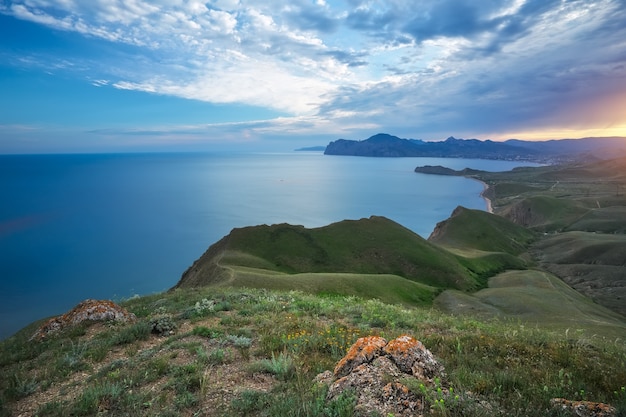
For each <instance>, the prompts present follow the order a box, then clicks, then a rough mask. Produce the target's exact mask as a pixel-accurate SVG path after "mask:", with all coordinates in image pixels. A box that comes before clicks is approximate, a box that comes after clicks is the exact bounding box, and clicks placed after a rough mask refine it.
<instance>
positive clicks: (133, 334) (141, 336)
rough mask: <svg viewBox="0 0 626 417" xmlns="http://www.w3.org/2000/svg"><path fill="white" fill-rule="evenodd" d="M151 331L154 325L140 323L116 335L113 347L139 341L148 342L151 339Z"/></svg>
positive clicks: (113, 339)
mask: <svg viewBox="0 0 626 417" xmlns="http://www.w3.org/2000/svg"><path fill="white" fill-rule="evenodd" d="M151 331H152V325H151V324H150V323H148V322H145V321H140V322H137V323H135V324H132V325H130V326H128V327H124V328H123V329H121V330H120V331H119V332H117V333H115V335H114V336H113V338H112V339H111V342H112V344H113V345H127V344H129V343H133V342H135V341H137V340H146V339H147V338H148V337H150V332H151Z"/></svg>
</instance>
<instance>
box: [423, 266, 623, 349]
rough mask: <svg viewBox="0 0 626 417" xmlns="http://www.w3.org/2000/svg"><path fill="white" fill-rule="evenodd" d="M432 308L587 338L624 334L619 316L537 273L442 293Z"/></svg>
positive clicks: (505, 276)
mask: <svg viewBox="0 0 626 417" xmlns="http://www.w3.org/2000/svg"><path fill="white" fill-rule="evenodd" d="M435 305H436V306H437V307H439V308H440V309H442V310H443V311H446V312H449V313H453V314H473V315H479V316H482V317H483V318H488V317H491V318H493V317H501V318H507V319H517V320H523V321H524V322H526V323H529V324H535V325H539V326H541V327H548V328H558V329H570V330H572V331H580V332H582V333H584V334H586V335H587V336H592V335H594V334H603V335H605V336H609V337H623V336H624V335H625V334H626V322H625V321H624V318H623V317H622V316H620V315H619V314H616V313H614V312H612V311H610V310H608V309H607V308H604V307H602V306H599V305H597V304H595V303H593V302H592V301H591V300H590V299H589V298H587V297H585V296H583V295H581V294H580V293H579V292H577V291H575V290H574V289H572V288H571V287H569V286H568V285H566V284H565V283H564V282H563V281H561V280H560V279H559V278H557V277H556V276H554V275H552V274H549V273H546V272H543V271H537V270H527V271H509V272H505V273H502V274H499V275H497V276H495V277H492V278H491V279H490V280H489V288H486V289H483V290H480V291H478V292H476V293H473V294H466V293H461V292H459V291H456V290H448V291H445V292H444V293H442V294H441V295H440V296H439V297H437V299H436V300H435Z"/></svg>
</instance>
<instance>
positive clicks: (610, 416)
mask: <svg viewBox="0 0 626 417" xmlns="http://www.w3.org/2000/svg"><path fill="white" fill-rule="evenodd" d="M551 402H552V406H553V407H557V408H561V409H563V410H569V411H573V412H574V414H575V415H577V416H580V417H614V416H617V410H616V409H615V407H613V406H610V405H608V404H604V403H594V402H591V401H570V400H566V399H565V398H554V399H552V401H551Z"/></svg>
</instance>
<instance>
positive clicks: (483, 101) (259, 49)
mask: <svg viewBox="0 0 626 417" xmlns="http://www.w3.org/2000/svg"><path fill="white" fill-rule="evenodd" d="M622 5H623V1H622V0H597V1H570V2H563V1H548V0H546V1H532V2H531V1H523V0H509V1H499V0H489V1H488V0H485V1H481V2H472V1H469V0H424V1H420V2H414V1H410V0H387V1H383V0H367V1H365V0H364V1H357V0H353V1H349V2H345V3H340V2H336V1H325V0H315V1H312V0H289V1H288V0H265V1H261V0H241V1H239V0H211V1H208V2H207V1H200V0H187V1H183V0H176V1H174V0H172V1H166V0H159V1H149V0H92V1H79V0H15V1H13V2H12V3H11V4H10V6H7V7H5V8H4V11H3V13H8V14H12V15H14V16H16V17H18V18H20V19H25V20H30V21H34V22H37V23H39V24H42V25H46V26H50V27H53V28H56V29H60V30H64V31H74V32H78V33H80V34H82V35H85V36H87V37H96V38H101V39H105V40H107V41H111V42H114V43H123V44H127V45H132V46H135V47H137V48H136V49H133V51H132V53H128V55H126V56H123V55H122V54H124V52H123V51H119V52H116V53H119V54H120V56H123V58H124V59H121V60H118V62H120V63H121V64H119V65H120V67H115V65H116V64H115V60H114V59H108V60H107V59H103V60H102V62H101V67H99V68H94V69H93V71H92V73H93V76H92V78H90V79H91V80H92V81H91V82H92V83H93V84H94V85H106V84H105V81H104V80H107V81H106V83H108V85H112V86H115V87H116V88H120V89H130V90H138V91H145V92H150V93H155V94H165V95H173V96H178V97H185V98H189V99H195V100H203V101H210V102H214V103H244V104H249V105H255V106H262V107H269V108H272V109H278V110H280V111H282V112H285V113H287V114H290V115H293V116H294V117H295V118H293V119H288V120H290V121H292V122H293V123H292V122H290V123H291V124H290V123H286V122H285V121H284V120H282V121H280V122H278V121H275V124H273V125H272V126H282V127H285V126H291V128H293V129H295V126H299V129H305V127H304V126H305V125H307V126H310V125H314V126H317V127H319V128H323V129H326V128H331V127H332V128H334V129H341V126H348V127H349V129H353V128H354V129H356V128H358V127H359V126H361V127H363V128H364V129H365V128H373V127H381V128H384V127H385V126H389V128H388V130H392V129H393V127H394V126H404V129H406V130H409V129H414V130H415V131H432V132H435V131H442V130H444V129H446V128H447V129H450V126H455V128H459V129H467V130H472V129H479V128H480V126H479V125H480V124H481V123H482V124H483V125H484V124H486V123H491V126H490V129H492V130H493V129H494V126H495V127H497V126H499V125H500V124H501V125H502V126H504V125H505V124H507V123H508V124H513V125H515V126H516V127H519V126H521V125H523V124H524V123H546V124H549V123H557V122H560V121H562V122H563V123H565V120H566V118H565V117H564V116H563V115H562V114H561V113H562V112H556V111H555V107H556V106H557V105H558V103H559V102H562V101H563V100H582V101H584V99H585V98H594V99H595V98H596V95H597V94H596V93H595V92H594V89H596V90H597V89H598V87H597V86H598V85H601V86H603V88H609V87H606V86H609V85H612V84H611V83H613V84H616V83H617V81H616V80H618V81H619V80H621V78H620V77H623V76H622V75H621V73H623V71H621V73H620V71H618V70H615V69H614V68H616V67H619V65H624V64H625V62H624V61H625V60H626V58H624V54H623V51H624V48H625V41H624V39H626V32H625V30H626V29H625V28H624V25H623V18H624V10H623V7H622ZM0 7H1V6H0ZM0 10H2V9H0ZM122 49H123V48H122ZM133 54H136V55H133ZM131 64H132V65H131ZM92 65H94V66H97V65H98V62H95V63H92ZM90 75H91V73H90ZM594 84H595V85H594ZM625 85H626V84H625ZM594 102H595V101H594ZM580 111H581V110H580V109H579V108H577V110H576V112H580ZM299 117H304V118H305V119H300V118H299ZM489 119H491V120H489ZM303 120H306V123H304V122H303ZM307 129H308V127H307Z"/></svg>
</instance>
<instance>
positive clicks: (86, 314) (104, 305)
mask: <svg viewBox="0 0 626 417" xmlns="http://www.w3.org/2000/svg"><path fill="white" fill-rule="evenodd" d="M135 320H137V318H136V317H135V315H134V314H133V313H129V312H128V311H127V310H126V309H124V308H122V307H120V306H119V305H117V304H115V303H114V302H113V301H109V300H91V299H88V300H85V301H82V302H81V303H80V304H78V305H77V306H76V307H74V308H73V309H71V310H70V311H68V312H67V313H65V314H63V315H61V316H57V317H53V318H51V319H50V320H48V321H47V322H45V323H44V324H43V325H42V326H41V327H39V329H37V331H36V332H35V334H33V336H32V337H31V338H30V340H42V339H45V338H46V336H48V335H50V334H52V333H55V332H58V331H60V330H62V329H64V328H66V327H69V326H76V325H78V324H80V323H83V322H85V321H119V322H133V321H135Z"/></svg>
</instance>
